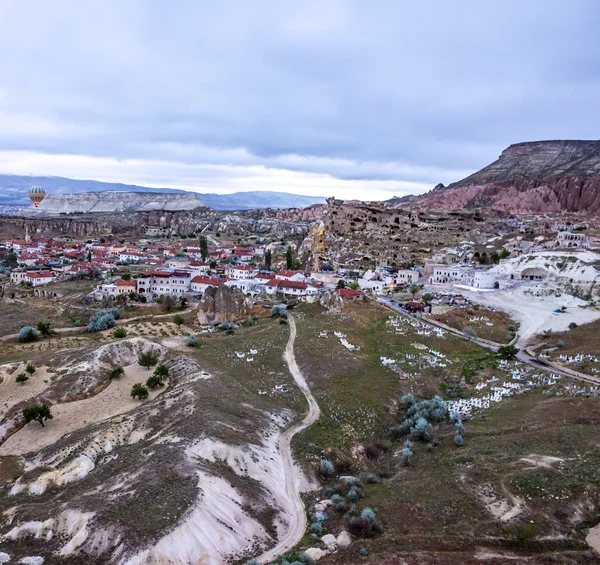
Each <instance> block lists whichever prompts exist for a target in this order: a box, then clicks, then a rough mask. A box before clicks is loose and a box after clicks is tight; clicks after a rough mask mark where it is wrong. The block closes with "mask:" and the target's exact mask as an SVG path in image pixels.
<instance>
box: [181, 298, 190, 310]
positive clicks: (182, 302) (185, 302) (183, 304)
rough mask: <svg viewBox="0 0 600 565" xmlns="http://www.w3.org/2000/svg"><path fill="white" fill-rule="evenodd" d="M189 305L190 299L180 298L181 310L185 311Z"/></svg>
mask: <svg viewBox="0 0 600 565" xmlns="http://www.w3.org/2000/svg"><path fill="white" fill-rule="evenodd" d="M187 303H188V299H187V298H186V297H185V296H180V297H179V308H180V309H181V310H185V307H186V306H187Z"/></svg>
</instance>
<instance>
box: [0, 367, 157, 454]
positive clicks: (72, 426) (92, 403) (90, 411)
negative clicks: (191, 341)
mask: <svg viewBox="0 0 600 565" xmlns="http://www.w3.org/2000/svg"><path fill="white" fill-rule="evenodd" d="M124 369H125V375H124V376H123V377H121V378H120V379H119V380H115V381H113V382H112V383H111V384H110V385H109V386H108V387H107V388H106V389H104V390H103V391H102V392H100V393H99V394H97V395H96V396H93V397H91V398H86V399H85V400H78V401H76V402H67V403H65V404H55V405H54V406H52V415H53V416H54V419H52V420H49V421H47V422H46V423H45V427H43V428H42V427H41V426H40V424H38V423H37V422H30V423H29V424H27V425H26V426H25V427H24V428H22V429H21V430H19V431H18V432H17V433H16V434H14V435H12V436H11V437H9V438H8V439H7V440H6V442H5V443H4V444H3V445H2V446H0V455H22V454H24V453H31V452H35V451H39V450H40V449H43V448H44V447H47V446H49V445H52V444H53V443H55V442H56V441H58V440H59V439H60V438H61V437H63V436H64V435H66V434H69V433H71V432H74V431H76V430H79V429H81V428H85V427H86V426H88V425H89V424H96V423H98V422H101V421H103V420H106V419H108V418H112V417H113V416H116V415H118V414H122V413H124V412H128V411H129V410H133V409H134V408H136V407H137V406H139V405H140V401H138V400H134V399H133V398H131V387H132V386H133V385H134V384H135V383H140V382H141V383H144V382H145V381H146V379H147V378H148V377H149V376H150V375H151V374H152V371H148V370H147V369H145V368H143V367H140V366H139V365H138V364H137V363H136V364H134V365H128V366H127V367H124ZM25 386H27V385H25ZM162 390H165V389H164V388H162V389H158V390H156V391H151V392H150V396H149V399H152V398H154V397H156V396H158V395H159V394H160V392H161V391H162Z"/></svg>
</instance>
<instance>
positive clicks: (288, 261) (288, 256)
mask: <svg viewBox="0 0 600 565" xmlns="http://www.w3.org/2000/svg"><path fill="white" fill-rule="evenodd" d="M293 266H294V256H293V255H292V246H291V245H288V248H287V251H286V252H285V267H286V269H291V268H292V267H293Z"/></svg>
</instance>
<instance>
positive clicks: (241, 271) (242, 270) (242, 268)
mask: <svg viewBox="0 0 600 565" xmlns="http://www.w3.org/2000/svg"><path fill="white" fill-rule="evenodd" d="M226 272H227V276H228V277H229V278H231V279H236V280H248V279H253V278H254V277H255V276H256V275H257V273H258V269H257V268H256V267H251V266H250V265H231V266H230V267H228V268H227V271H226Z"/></svg>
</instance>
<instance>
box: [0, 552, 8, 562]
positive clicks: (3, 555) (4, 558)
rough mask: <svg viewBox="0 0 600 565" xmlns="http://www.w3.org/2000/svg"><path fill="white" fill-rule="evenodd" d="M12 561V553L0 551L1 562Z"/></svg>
mask: <svg viewBox="0 0 600 565" xmlns="http://www.w3.org/2000/svg"><path fill="white" fill-rule="evenodd" d="M9 561H10V555H9V554H8V553H4V552H3V551H0V563H8V562H9Z"/></svg>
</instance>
